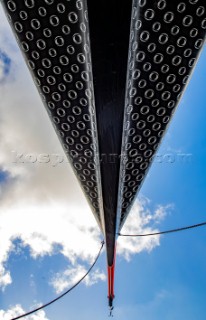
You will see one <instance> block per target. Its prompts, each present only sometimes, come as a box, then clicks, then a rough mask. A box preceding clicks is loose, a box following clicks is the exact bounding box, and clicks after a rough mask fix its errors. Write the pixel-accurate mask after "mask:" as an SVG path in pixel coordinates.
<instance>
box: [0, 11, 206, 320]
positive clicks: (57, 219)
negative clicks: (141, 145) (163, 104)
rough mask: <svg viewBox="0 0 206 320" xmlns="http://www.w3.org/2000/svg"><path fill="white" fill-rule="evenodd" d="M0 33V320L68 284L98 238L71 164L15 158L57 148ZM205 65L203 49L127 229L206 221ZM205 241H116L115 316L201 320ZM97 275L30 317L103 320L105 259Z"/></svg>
mask: <svg viewBox="0 0 206 320" xmlns="http://www.w3.org/2000/svg"><path fill="white" fill-rule="evenodd" d="M0 30H1V31H0V38H1V40H0V60H1V65H3V69H2V70H4V72H3V76H2V77H1V78H0V79H1V83H0V94H1V97H2V98H1V104H0V122H1V129H0V139H1V149H2V151H3V152H2V155H1V157H0V168H1V173H0V196H1V205H0V206H1V208H0V210H1V211H0V212H1V213H0V248H1V252H0V275H1V280H0V285H1V291H0V315H1V317H3V320H7V319H9V318H8V313H9V312H10V311H8V310H14V308H19V309H20V310H22V311H23V310H29V309H30V308H31V307H32V306H36V305H37V304H39V303H42V302H47V301H48V300H50V299H52V298H54V297H55V296H56V295H57V294H58V293H59V292H62V291H61V290H62V288H64V286H66V285H67V286H70V285H71V284H72V283H73V282H74V281H75V275H77V276H80V275H81V273H82V272H84V269H85V270H86V269H87V268H88V267H89V265H90V264H91V262H92V261H93V260H94V258H95V255H96V254H97V252H98V250H99V247H100V240H101V235H100V233H99V232H98V228H97V226H96V223H95V221H94V219H93V217H92V214H91V212H90V209H89V207H88V206H87V203H86V201H85V199H84V198H83V196H82V194H81V190H80V189H79V187H78V184H77V183H76V181H75V178H74V176H73V174H72V172H71V169H70V168H69V165H68V163H61V164H56V165H55V164H54V162H53V163H52V162H50V163H49V164H45V163H39V162H38V163H37V162H35V163H24V164H21V163H17V161H16V162H15V160H14V155H15V154H16V153H17V152H18V153H23V154H24V156H25V155H26V154H29V153H30V154H31V153H32V154H33V155H35V156H36V155H38V154H41V153H48V154H50V155H51V154H52V155H53V160H54V155H55V154H59V153H61V152H62V151H61V147H60V146H59V142H58V140H57V138H56V136H55V134H54V132H53V128H52V127H51V125H50V123H49V120H48V118H47V115H46V112H45V111H44V109H43V106H42V104H41V101H40V98H39V97H38V94H37V92H36V89H35V88H34V86H33V84H32V80H31V79H30V75H29V73H28V71H27V70H26V67H25V65H24V61H23V59H22V57H21V55H20V53H19V51H18V49H17V46H16V44H15V41H14V39H13V37H12V35H11V32H10V29H9V27H8V25H7V23H6V21H5V19H4V16H3V13H2V12H0ZM205 61H206V50H204V51H203V52H202V55H201V57H200V60H199V62H198V64H197V66H196V69H195V72H194V74H193V76H192V79H191V81H190V83H189V85H188V87H187V90H186V92H185V94H184V97H183V98H182V100H181V103H180V104H179V106H178V109H177V111H176V113H175V115H174V118H173V121H172V123H171V125H170V127H169V130H168V132H167V134H166V136H165V138H164V141H163V143H162V146H161V148H160V149H159V151H158V155H159V157H157V158H156V159H155V161H154V163H153V165H152V167H151V169H150V171H149V174H148V176H147V178H146V180H145V182H144V185H143V187H142V189H141V197H140V199H139V202H138V203H137V204H136V207H135V208H134V209H135V210H133V212H132V215H131V217H130V219H128V224H127V226H125V228H126V231H127V232H132V231H133V232H134V231H140V232H147V231H154V230H164V229H169V228H173V227H174V228H175V227H179V226H185V225H189V224H193V223H198V222H202V221H205V220H206V202H205V192H206V183H205V181H206V169H205V163H206V127H205V123H206V112H205V105H206V94H205V88H204V87H205V86H204V84H205V82H206V66H205ZM25 88H26V90H25ZM11 92H12V94H11ZM48 137H49V141H48ZM12 152H13V153H12ZM183 155H184V156H185V157H183ZM171 159H172V160H171ZM64 162H65V161H64ZM145 215H146V216H145ZM79 220H81V222H80V221H79ZM147 222H149V223H147ZM135 223H136V225H137V224H139V225H137V226H136V227H135ZM205 234H206V229H205V228H204V227H202V228H199V229H197V230H191V231H189V232H182V233H178V234H171V235H167V236H164V237H163V236H162V237H160V238H159V237H158V238H152V239H145V240H144V241H143V240H139V239H134V241H133V240H131V239H121V241H120V243H119V247H118V253H119V254H118V257H117V263H116V280H115V292H116V298H115V300H114V305H115V309H114V317H115V319H118V320H123V319H126V318H128V319H130V320H133V319H144V320H160V319H164V320H170V319H171V320H174V319H175V320H180V319H181V320H182V319H187V320H194V319H198V320H203V319H205V312H206V306H205V298H206V290H205V287H206V277H205V270H206V250H205V239H206V237H205ZM95 270H96V273H94V274H93V275H92V276H91V277H90V279H89V280H88V283H87V285H85V284H82V285H80V286H79V287H78V288H76V289H75V290H74V291H73V292H72V293H71V294H69V295H68V296H66V297H65V298H63V299H62V300H61V301H59V302H57V303H56V304H54V305H52V306H51V307H48V308H47V309H45V313H41V314H39V315H37V316H32V317H30V318H28V320H37V319H38V320H46V319H49V320H59V319H61V320H66V319H68V318H69V319H79V320H81V319H84V320H87V319H98V320H101V319H105V317H107V315H108V310H107V298H106V296H107V283H106V281H105V275H104V274H105V271H106V257H105V252H104V253H103V254H102V256H101V257H100V259H99V261H98V263H97V266H96V267H95ZM95 270H94V272H95ZM68 271H69V272H68ZM2 279H3V280H2ZM94 282H96V283H94ZM93 283H94V284H93ZM65 288H67V287H65ZM17 305H19V306H18V307H16V306H17Z"/></svg>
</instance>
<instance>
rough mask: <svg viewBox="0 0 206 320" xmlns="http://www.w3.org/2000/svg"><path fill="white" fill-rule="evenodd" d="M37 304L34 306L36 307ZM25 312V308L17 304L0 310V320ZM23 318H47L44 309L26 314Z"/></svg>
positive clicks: (46, 319)
mask: <svg viewBox="0 0 206 320" xmlns="http://www.w3.org/2000/svg"><path fill="white" fill-rule="evenodd" d="M37 307H38V306H36V307H34V308H37ZM24 313H25V310H24V309H23V308H22V306H21V305H19V304H17V305H15V306H13V307H11V308H10V309H9V310H6V311H5V310H0V319H1V320H10V319H11V318H14V317H18V316H20V315H22V314H24ZM25 319H27V320H49V318H47V317H46V313H45V311H44V310H39V311H37V312H36V313H35V314H31V315H29V316H27V317H26V318H25Z"/></svg>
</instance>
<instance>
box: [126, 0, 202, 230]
mask: <svg viewBox="0 0 206 320" xmlns="http://www.w3.org/2000/svg"><path fill="white" fill-rule="evenodd" d="M205 7H206V4H205V1H204V0H189V1H180V0H174V1H169V0H157V1H145V2H144V1H136V10H137V11H139V14H138V15H136V17H134V18H133V19H132V26H131V30H132V31H133V33H132V37H131V38H130V46H129V61H128V72H129V75H128V79H129V81H128V83H127V95H126V106H125V124H124V133H123V141H124V144H123V148H122V153H123V154H124V155H125V157H124V162H123V161H122V164H121V169H120V170H121V171H120V175H121V176H120V177H121V183H120V185H121V189H120V199H121V203H122V212H121V221H120V228H121V226H122V224H123V222H124V220H125V218H126V216H127V214H128V212H129V209H130V207H131V204H132V202H133V199H134V197H135V194H136V192H137V191H138V189H139V188H140V185H141V183H142V181H143V178H144V177H145V175H146V170H147V169H148V167H149V165H150V163H151V161H152V159H153V156H154V153H155V151H156V149H157V148H158V145H159V143H160V140H161V138H162V135H163V133H164V132H165V129H166V127H167V124H168V122H169V121H170V118H171V116H172V114H173V113H174V108H175V107H176V105H177V103H178V101H179V98H180V96H181V93H182V91H183V89H184V86H185V84H186V83H187V81H188V78H189V74H190V72H191V68H192V67H193V66H194V64H195V61H196V56H197V54H198V50H199V49H200V48H201V46H202V45H203V42H204V37H205V29H206V13H205V11H206V10H205ZM137 18H138V20H137Z"/></svg>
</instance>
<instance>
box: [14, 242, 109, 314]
mask: <svg viewBox="0 0 206 320" xmlns="http://www.w3.org/2000/svg"><path fill="white" fill-rule="evenodd" d="M103 246H104V241H102V245H101V248H100V250H99V252H98V254H97V257H96V259H95V260H94V262H93V264H92V265H91V267H90V268H89V269H88V271H87V272H86V273H85V275H84V276H83V277H82V278H81V279H80V280H79V281H77V282H76V283H75V284H74V285H73V286H72V287H71V288H69V289H68V290H67V291H65V292H64V293H62V294H61V295H60V296H58V297H56V298H55V299H53V300H51V301H49V302H47V303H45V304H43V305H42V306H40V307H38V308H36V309H34V310H31V311H29V312H27V313H24V314H22V315H20V316H18V317H16V318H12V319H10V320H17V319H20V318H23V317H26V316H29V315H30V314H32V313H35V312H37V311H39V310H41V309H44V308H46V307H48V306H49V305H51V304H52V303H54V302H56V301H57V300H59V299H61V298H63V297H64V296H65V295H66V294H67V293H69V292H70V291H72V290H73V289H74V288H75V287H76V286H78V284H79V283H80V282H82V281H83V280H84V278H86V276H87V275H88V274H89V273H90V271H91V270H92V269H93V267H94V265H95V264H96V262H97V260H98V258H99V256H100V253H101V251H102V248H103Z"/></svg>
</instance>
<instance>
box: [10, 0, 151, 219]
mask: <svg viewBox="0 0 206 320" xmlns="http://www.w3.org/2000/svg"><path fill="white" fill-rule="evenodd" d="M5 3H6V9H7V11H8V13H9V14H10V16H11V20H12V23H13V27H14V29H15V32H16V33H17V35H18V38H19V42H20V45H21V47H22V50H23V51H24V52H25V54H26V59H27V63H28V66H29V68H30V69H31V70H32V72H33V77H34V80H35V83H36V85H37V86H38V87H39V90H41V96H42V99H43V100H44V102H45V104H46V107H47V108H48V111H49V114H50V117H51V120H52V122H53V123H54V125H55V127H56V130H57V133H58V135H59V136H60V139H61V141H62V144H63V146H64V148H65V151H66V153H67V155H68V156H69V158H70V161H71V163H72V165H73V167H74V170H75V172H76V174H77V177H78V178H79V179H80V181H81V185H82V186H83V189H84V191H85V193H86V195H87V198H88V199H89V202H90V203H91V205H92V206H93V208H94V213H95V215H96V217H97V220H98V221H99V222H100V208H99V204H100V198H99V197H100V195H101V191H100V185H99V181H100V179H99V176H100V174H99V171H98V170H99V169H98V166H97V163H98V159H97V154H98V145H97V130H96V120H95V115H94V114H95V112H94V97H93V85H92V72H91V57H90V44H89V40H88V39H89V34H88V21H87V13H86V8H84V6H85V2H83V1H79V0H70V1H54V0H44V1H43V0H42V1H34V0H24V1H17V0H16V1H11V0H10V1H5ZM148 15H150V13H148ZM142 36H143V39H144V41H148V34H143V35H142Z"/></svg>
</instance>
